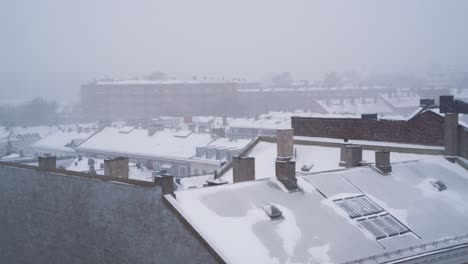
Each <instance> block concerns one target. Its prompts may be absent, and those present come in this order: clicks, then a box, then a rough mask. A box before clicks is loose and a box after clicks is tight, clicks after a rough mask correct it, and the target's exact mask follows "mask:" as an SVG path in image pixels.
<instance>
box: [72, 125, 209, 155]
mask: <svg viewBox="0 0 468 264" xmlns="http://www.w3.org/2000/svg"><path fill="white" fill-rule="evenodd" d="M119 131H120V129H118V128H112V127H106V128H104V129H103V130H101V131H100V132H98V133H96V134H95V135H94V136H92V137H90V138H89V139H88V140H86V141H84V142H83V143H82V144H81V145H80V146H79V147H78V150H81V151H90V152H107V153H116V154H121V155H138V156H146V157H159V158H163V157H168V158H181V159H188V158H190V157H192V156H194V155H195V150H196V147H197V146H204V145H207V144H208V143H209V142H211V141H212V139H211V136H210V135H209V134H201V133H191V134H190V135H188V136H187V137H178V136H177V132H178V131H177V130H169V129H165V130H162V131H157V132H156V133H155V134H154V135H152V136H148V131H147V130H146V129H140V128H136V129H133V130H132V131H131V132H129V133H121V132H119Z"/></svg>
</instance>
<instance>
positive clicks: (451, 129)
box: [444, 113, 458, 156]
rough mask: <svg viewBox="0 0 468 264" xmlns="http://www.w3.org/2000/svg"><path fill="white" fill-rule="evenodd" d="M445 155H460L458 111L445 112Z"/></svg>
mask: <svg viewBox="0 0 468 264" xmlns="http://www.w3.org/2000/svg"><path fill="white" fill-rule="evenodd" d="M444 140H445V155H446V156H457V155H458V113H445V134H444Z"/></svg>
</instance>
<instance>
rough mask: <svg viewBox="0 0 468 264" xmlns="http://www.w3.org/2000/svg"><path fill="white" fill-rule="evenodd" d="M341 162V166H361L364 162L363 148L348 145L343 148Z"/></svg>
mask: <svg viewBox="0 0 468 264" xmlns="http://www.w3.org/2000/svg"><path fill="white" fill-rule="evenodd" d="M340 156H341V161H340V166H342V167H346V168H352V167H357V166H360V162H361V161H362V146H361V145H353V144H346V145H344V146H342V147H341V155H340Z"/></svg>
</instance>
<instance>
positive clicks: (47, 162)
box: [39, 156, 57, 170]
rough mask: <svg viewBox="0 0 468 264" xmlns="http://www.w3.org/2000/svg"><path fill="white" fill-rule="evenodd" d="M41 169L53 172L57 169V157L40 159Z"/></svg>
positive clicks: (42, 157)
mask: <svg viewBox="0 0 468 264" xmlns="http://www.w3.org/2000/svg"><path fill="white" fill-rule="evenodd" d="M39 168H40V169H44V170H51V169H56V168H57V157H55V156H41V157H39Z"/></svg>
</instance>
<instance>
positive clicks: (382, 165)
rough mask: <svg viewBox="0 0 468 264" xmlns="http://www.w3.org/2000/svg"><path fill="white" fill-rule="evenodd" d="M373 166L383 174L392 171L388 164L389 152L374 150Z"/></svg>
mask: <svg viewBox="0 0 468 264" xmlns="http://www.w3.org/2000/svg"><path fill="white" fill-rule="evenodd" d="M375 167H377V169H379V170H380V171H381V172H382V173H383V174H388V173H390V172H392V166H391V165H390V152H389V151H376V152H375Z"/></svg>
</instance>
